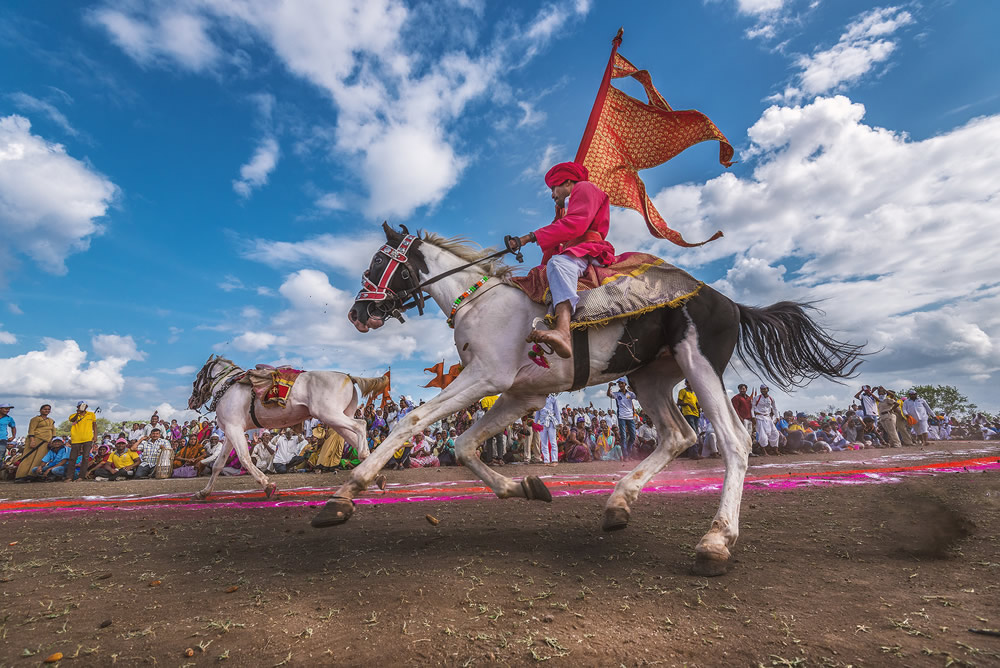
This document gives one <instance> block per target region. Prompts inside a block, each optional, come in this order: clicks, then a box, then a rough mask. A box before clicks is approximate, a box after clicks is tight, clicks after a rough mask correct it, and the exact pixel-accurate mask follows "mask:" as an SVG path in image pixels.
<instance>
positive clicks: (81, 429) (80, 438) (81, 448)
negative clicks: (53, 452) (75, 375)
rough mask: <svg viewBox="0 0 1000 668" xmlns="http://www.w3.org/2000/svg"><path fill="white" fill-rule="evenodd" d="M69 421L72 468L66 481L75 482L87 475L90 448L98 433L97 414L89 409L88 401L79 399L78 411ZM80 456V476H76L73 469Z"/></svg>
mask: <svg viewBox="0 0 1000 668" xmlns="http://www.w3.org/2000/svg"><path fill="white" fill-rule="evenodd" d="M69 422H70V428H69V443H70V447H69V460H70V465H69V466H70V468H69V470H68V471H67V472H66V481H67V482H70V481H73V482H75V481H77V480H83V479H84V478H86V477H87V468H88V467H89V466H90V449H91V448H92V447H93V446H94V438H95V437H96V435H97V434H96V425H97V416H96V415H94V414H93V413H92V412H91V411H88V410H87V402H86V401H79V402H77V404H76V412H75V413H73V414H72V415H70V416H69ZM81 455H82V456H81ZM78 458H79V460H80V477H79V478H74V477H73V471H74V469H75V467H76V460H77V459H78Z"/></svg>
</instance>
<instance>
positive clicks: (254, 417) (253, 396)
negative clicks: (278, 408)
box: [250, 387, 264, 429]
mask: <svg viewBox="0 0 1000 668" xmlns="http://www.w3.org/2000/svg"><path fill="white" fill-rule="evenodd" d="M256 399H257V393H256V392H254V391H253V388H252V387H251V388H250V419H251V420H253V423H254V424H255V425H257V428H258V429H263V428H264V425H262V424H261V423H260V422H258V421H257V411H255V410H254V408H253V405H254V404H255V403H256Z"/></svg>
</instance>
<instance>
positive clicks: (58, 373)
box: [0, 337, 129, 399]
mask: <svg viewBox="0 0 1000 668" xmlns="http://www.w3.org/2000/svg"><path fill="white" fill-rule="evenodd" d="M95 338H96V337H95ZM125 338H128V337H125ZM102 342H103V343H104V344H107V345H108V346H109V347H110V348H112V349H116V346H115V345H114V344H111V343H110V340H106V339H105V340H102ZM42 343H43V345H44V346H45V348H44V349H43V350H32V351H29V352H27V353H24V354H23V355H17V356H15V357H8V358H2V359H0V377H2V378H3V379H4V385H5V388H6V390H5V391H6V393H7V394H8V395H11V396H16V397H46V398H49V399H58V398H62V399H66V398H77V399H86V398H94V399H99V398H107V397H113V396H116V395H117V394H118V393H120V392H121V391H122V389H123V388H124V387H125V379H124V378H123V376H122V369H124V368H125V365H126V364H128V362H129V358H128V357H122V356H116V355H115V356H107V357H106V358H105V359H99V360H94V361H87V353H86V352H85V351H84V350H81V349H80V346H79V344H77V342H76V341H74V340H72V339H67V340H65V341H60V340H57V339H50V338H45V339H42ZM120 343H121V342H118V344H119V345H120ZM119 352H120V351H119Z"/></svg>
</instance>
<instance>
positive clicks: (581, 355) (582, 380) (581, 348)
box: [569, 327, 590, 392]
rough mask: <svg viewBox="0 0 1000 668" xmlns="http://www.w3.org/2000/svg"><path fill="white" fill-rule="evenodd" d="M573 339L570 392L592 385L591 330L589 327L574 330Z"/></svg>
mask: <svg viewBox="0 0 1000 668" xmlns="http://www.w3.org/2000/svg"><path fill="white" fill-rule="evenodd" d="M571 336H572V337H573V385H572V387H570V388H569V391H570V392H576V391H577V390H579V389H581V388H584V387H587V385H589V384H590V330H589V329H588V328H587V327H581V328H579V329H574V330H572V332H571Z"/></svg>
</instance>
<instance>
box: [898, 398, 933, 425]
mask: <svg viewBox="0 0 1000 668" xmlns="http://www.w3.org/2000/svg"><path fill="white" fill-rule="evenodd" d="M903 412H904V413H906V414H907V415H912V416H913V417H914V418H915V419H917V420H926V419H927V418H929V417H930V416H931V412H932V411H931V407H930V405H929V404H928V403H927V400H926V399H922V398H920V397H917V398H916V399H904V400H903Z"/></svg>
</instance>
